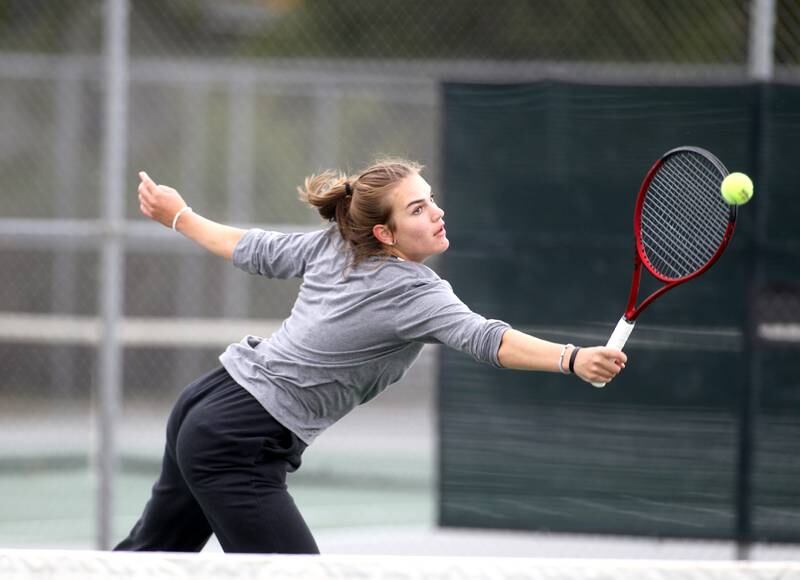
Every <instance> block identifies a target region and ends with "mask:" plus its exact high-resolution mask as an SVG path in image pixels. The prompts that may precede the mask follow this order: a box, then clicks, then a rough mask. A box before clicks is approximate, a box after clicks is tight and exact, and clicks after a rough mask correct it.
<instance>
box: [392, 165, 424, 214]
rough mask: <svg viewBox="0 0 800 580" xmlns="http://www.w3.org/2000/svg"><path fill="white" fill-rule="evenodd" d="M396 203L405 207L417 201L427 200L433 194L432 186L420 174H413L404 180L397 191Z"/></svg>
mask: <svg viewBox="0 0 800 580" xmlns="http://www.w3.org/2000/svg"><path fill="white" fill-rule="evenodd" d="M394 193H395V195H394V203H395V205H397V206H400V207H405V206H406V205H407V204H409V203H411V202H412V201H414V200H417V199H426V198H427V197H428V196H429V195H430V193H431V186H430V185H429V184H428V182H427V181H425V178H423V177H422V176H421V175H420V174H419V173H412V174H411V175H409V176H408V177H406V178H405V179H403V180H402V181H401V182H400V183H399V184H398V185H397V188H396V189H395V192H394Z"/></svg>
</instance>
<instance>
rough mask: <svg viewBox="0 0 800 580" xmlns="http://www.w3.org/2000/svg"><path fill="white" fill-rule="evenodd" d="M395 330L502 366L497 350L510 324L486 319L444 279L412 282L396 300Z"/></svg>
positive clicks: (407, 338) (405, 337)
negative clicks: (410, 286)
mask: <svg viewBox="0 0 800 580" xmlns="http://www.w3.org/2000/svg"><path fill="white" fill-rule="evenodd" d="M395 322H396V329H397V334H398V336H399V337H400V338H401V339H402V340H406V341H412V342H438V343H441V344H444V345H447V346H449V347H451V348H454V349H456V350H459V351H461V352H463V353H465V354H468V355H470V356H471V357H473V358H474V359H475V360H478V361H481V362H485V363H488V364H491V365H493V366H495V367H498V368H501V366H502V365H501V364H500V361H499V360H498V359H497V351H498V350H499V349H500V342H501V340H502V338H503V334H504V333H505V331H506V330H508V329H509V328H510V326H509V325H508V324H507V323H505V322H503V321H500V320H493V319H487V318H484V317H483V316H481V315H480V314H476V313H475V312H473V311H472V310H470V309H469V307H468V306H467V305H466V304H464V303H463V302H462V301H461V300H460V299H459V298H458V296H456V295H455V293H454V292H453V289H452V288H451V287H450V284H448V283H447V282H446V281H444V280H441V279H438V280H435V281H426V282H422V283H419V284H417V285H415V286H414V287H413V288H412V289H411V290H409V291H407V292H406V293H404V295H403V296H402V298H401V299H400V300H399V301H398V303H397V310H396V314H395Z"/></svg>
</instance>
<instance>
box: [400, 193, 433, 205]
mask: <svg viewBox="0 0 800 580" xmlns="http://www.w3.org/2000/svg"><path fill="white" fill-rule="evenodd" d="M432 193H433V191H429V192H428V197H424V198H422V199H415V200H414V201H410V202H408V203H407V204H406V209H408V208H410V207H411V206H412V205H414V204H415V203H425V202H426V201H428V198H429V197H430V195H431V194H432Z"/></svg>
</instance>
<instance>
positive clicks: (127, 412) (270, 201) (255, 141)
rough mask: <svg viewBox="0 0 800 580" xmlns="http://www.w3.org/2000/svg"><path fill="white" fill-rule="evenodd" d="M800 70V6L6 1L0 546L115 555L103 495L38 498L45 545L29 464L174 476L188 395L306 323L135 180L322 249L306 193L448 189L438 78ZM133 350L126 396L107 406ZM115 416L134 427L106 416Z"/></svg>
mask: <svg viewBox="0 0 800 580" xmlns="http://www.w3.org/2000/svg"><path fill="white" fill-rule="evenodd" d="M114 9H116V14H117V16H118V19H117V20H116V21H114V20H113V18H111V17H109V14H110V12H109V11H112V12H113V10H114ZM114 22H116V25H117V26H118V28H115V27H114V26H115V25H114ZM113 34H116V35H117V36H119V35H122V36H123V38H122V42H121V43H118V44H117V45H114V44H113V40H114V38H113V37H111V36H110V35H113ZM114 46H116V47H117V49H119V48H120V47H123V48H124V52H123V53H122V54H118V55H117V60H116V61H113V60H111V59H110V56H109V51H110V50H112V51H113V49H114ZM759 55H760V58H761V60H760V61H759V60H758V59H757V58H756V57H757V56H759ZM764 58H765V59H766V62H767V65H766V68H764V66H763V65H756V64H754V63H755V62H757V61H758V62H762V63H763V62H764ZM798 64H800V7H799V6H798V4H797V2H796V1H795V0H777V1H775V2H771V1H763V0H754V1H752V2H751V1H749V0H729V1H726V2H696V1H694V0H675V1H672V2H669V3H664V2H661V1H660V0H602V1H597V0H568V1H559V0H542V1H532V0H531V1H526V0H497V1H494V2H491V3H486V2H478V1H473V0H469V1H464V0H440V1H435V2H430V1H428V0H393V1H390V2H373V1H371V0H339V1H332V0H230V1H227V2H215V1H213V0H169V1H161V2H155V1H150V0H134V1H130V2H124V1H122V0H109V1H107V2H104V1H103V0H68V1H64V2H49V1H47V0H36V1H32V0H5V1H3V2H0V128H1V130H0V174H1V175H2V180H3V188H2V189H3V193H2V194H0V267H2V271H3V272H6V273H7V275H6V276H5V278H4V280H3V282H2V283H0V361H2V368H3V369H4V371H5V372H4V373H3V379H2V380H0V400H2V411H0V412H1V413H2V422H0V423H1V424H2V427H0V428H1V429H2V430H3V437H2V444H0V445H2V449H0V454H1V455H2V457H0V480H2V481H3V482H8V483H3V484H2V485H3V486H8V490H9V491H6V492H5V493H4V494H3V497H2V498H0V502H2V503H3V505H4V506H6V509H4V510H2V511H4V513H6V514H7V516H5V517H6V519H5V520H3V521H0V537H3V538H4V539H5V538H6V537H9V538H10V537H11V536H12V535H13V536H14V538H15V539H14V541H15V542H19V541H20V540H19V538H20V537H22V543H30V544H42V543H47V542H61V543H67V544H72V545H86V544H92V543H94V541H93V540H92V538H93V537H94V536H95V535H98V537H99V539H98V540H97V541H98V542H99V543H100V544H101V545H108V543H109V541H110V537H109V533H108V529H105V531H102V528H103V526H102V525H100V526H99V528H101V531H100V532H99V533H98V532H96V529H97V526H95V524H94V523H93V520H94V518H95V515H96V516H97V517H98V518H99V520H100V521H105V522H106V524H104V525H106V526H108V525H110V524H109V523H108V521H109V519H110V516H111V513H110V512H108V509H109V508H108V506H107V505H105V504H103V503H102V502H100V504H98V506H99V507H93V506H94V504H93V500H92V499H91V497H92V496H93V491H92V489H93V488H92V485H94V484H92V483H91V482H90V481H88V480H84V479H82V478H80V477H78V476H75V481H74V482H72V483H69V485H59V486H57V487H56V488H51V487H47V485H46V484H41V485H42V488H41V489H40V490H39V491H40V492H42V493H46V494H47V495H49V499H50V500H53V501H55V502H56V505H58V506H59V507H58V508H57V509H59V510H61V511H59V512H58V513H57V514H56V515H55V516H54V519H53V521H52V522H49V523H48V521H49V520H48V519H47V518H46V517H41V518H38V519H37V517H36V516H34V517H31V516H29V515H28V514H29V510H31V509H32V506H31V505H26V504H25V502H24V501H19V500H18V499H17V498H18V497H19V496H18V495H16V493H17V492H15V491H14V490H15V489H17V487H13V486H21V487H23V488H24V487H26V486H25V473H26V472H21V471H20V469H21V467H20V466H23V465H24V466H27V467H26V469H29V468H30V469H32V468H33V467H41V466H45V465H46V466H48V467H50V466H53V465H58V466H62V467H69V466H78V467H81V468H83V467H85V465H86V464H87V463H89V464H92V465H93V464H95V463H96V461H95V458H96V457H99V455H97V454H96V453H95V452H96V451H97V449H101V450H105V451H106V452H111V453H113V454H116V450H115V448H114V447H113V445H112V447H111V448H110V449H109V448H106V447H104V445H106V442H105V441H104V439H105V437H106V436H107V435H108V434H109V431H108V430H109V429H111V430H115V431H118V432H119V433H121V438H120V442H119V451H120V452H121V456H122V458H123V460H124V461H123V466H125V465H127V466H129V467H130V466H131V465H134V464H136V461H135V460H136V459H138V458H151V457H157V454H158V445H160V438H161V431H162V426H161V424H162V422H163V415H164V413H166V408H167V406H168V401H169V400H170V399H172V398H174V396H175V394H176V392H177V390H178V389H180V388H181V386H182V385H183V384H185V383H186V382H188V381H189V380H191V379H192V378H193V377H194V376H196V375H197V374H198V373H199V372H201V371H202V370H206V369H207V368H209V367H210V366H211V365H213V364H215V360H216V356H217V354H218V353H219V352H220V350H221V348H224V346H225V345H226V344H227V343H228V342H231V341H234V340H238V339H239V338H241V336H242V335H243V334H245V333H247V332H250V333H255V334H264V335H268V334H269V332H270V329H271V328H274V325H275V324H277V323H278V322H279V321H280V320H281V318H282V317H284V316H286V315H287V314H288V312H289V309H290V307H291V303H292V299H293V296H294V293H295V291H296V288H297V284H296V282H271V281H265V280H255V279H250V278H248V277H246V276H243V275H241V274H239V273H236V272H234V271H233V270H232V269H231V268H230V267H229V266H227V265H225V264H221V263H219V261H217V260H215V259H213V258H210V257H207V256H205V255H202V254H201V253H200V252H199V251H197V250H196V249H194V248H193V247H191V246H190V244H189V243H188V242H185V241H182V240H179V239H175V238H174V237H173V236H172V235H170V234H171V232H168V231H167V230H164V229H159V228H158V227H157V226H155V225H154V224H150V223H145V221H143V220H140V219H139V216H138V205H137V200H136V196H135V187H136V178H135V175H136V171H137V170H138V169H146V170H147V171H148V173H150V175H152V176H154V177H155V178H156V179H157V180H158V181H160V182H164V183H169V184H171V185H174V186H175V187H177V188H178V189H179V190H181V191H182V192H183V193H184V195H185V197H187V199H188V200H189V201H190V203H191V205H192V206H193V207H194V209H195V210H196V211H198V212H199V213H202V214H204V215H207V216H209V217H210V218H212V219H216V220H219V221H225V222H231V223H237V224H242V225H248V224H259V225H262V226H269V227H275V228H278V229H285V230H289V229H297V228H310V227H316V225H317V224H318V220H317V218H316V216H315V214H314V213H313V212H312V211H311V210H309V209H307V208H304V207H303V206H302V205H301V204H300V203H299V202H298V201H297V200H296V195H295V193H294V192H295V187H296V186H297V185H298V184H300V183H301V181H302V178H303V177H304V176H305V175H306V174H308V173H310V172H313V171H316V170H319V169H322V168H326V167H339V168H343V169H352V170H354V169H357V168H358V167H360V166H362V165H364V164H365V163H367V162H368V161H370V160H371V159H373V158H374V157H376V156H378V155H381V154H391V155H401V156H406V157H411V158H414V159H417V160H420V161H421V162H423V163H424V164H426V166H427V169H426V176H427V177H428V178H429V179H430V180H431V181H432V182H433V183H434V185H435V186H437V185H438V184H439V172H438V162H439V159H438V156H439V154H440V151H439V135H440V130H441V124H442V120H441V118H440V110H439V82H440V81H442V80H460V81H476V82H481V81H490V82H515V81H520V80H534V79H543V78H545V79H546V78H566V79H574V80H581V81H584V80H591V81H592V82H598V83H603V82H610V83H618V82H629V83H635V84H638V83H704V82H711V83H720V82H722V83H728V82H733V81H746V80H748V79H750V78H763V77H764V72H763V71H765V70H766V71H767V72H768V74H772V71H774V78H777V79H780V80H785V81H790V82H794V81H796V80H797V79H799V78H800V69H798V68H797V66H798ZM758 66H761V68H757V67H758ZM114 75H118V76H117V77H116V79H117V80H116V81H113V82H112V81H111V80H109V79H111V78H112V77H113V76H114ZM119 75H121V76H119ZM114 82H117V83H118V84H117V85H115V84H114ZM115 86H116V87H117V89H119V90H118V91H117V92H116V93H115V92H114V91H115V89H114V87H115ZM115 94H116V98H117V99H118V100H117V101H115V100H114V98H115V96H114V95H115ZM114 119H116V122H117V123H118V124H117V125H116V130H114V127H113V126H112V127H110V124H112V125H113V123H112V120H114ZM109 148H113V149H114V150H115V151H116V156H117V157H118V159H117V162H116V164H115V161H114V159H113V157H114V154H113V153H112V154H110V153H109ZM120 165H121V166H120ZM110 184H111V186H110ZM114 184H116V186H114ZM115 187H122V188H123V189H124V196H123V197H120V198H119V199H116V197H115V196H117V195H118V192H115V190H114V188H115ZM448 193H449V192H444V194H443V196H442V197H443V198H444V201H445V203H446V201H447V195H448ZM450 194H451V195H453V194H452V193H450ZM115 204H118V205H120V206H121V207H120V208H117V209H114V208H115ZM109 248H111V249H112V250H111V251H110V250H109ZM114 248H116V250H117V253H116V254H115V253H114V251H113V249H114ZM103 256H106V259H105V260H104V258H103ZM114 256H116V257H117V260H116V266H115V265H114V263H113V262H114V261H113V260H110V258H114ZM115 268H118V270H116V269H115ZM115 349H116V350H115ZM115 352H116V353H117V355H118V356H119V357H120V358H119V361H118V364H117V366H116V368H117V370H116V372H117V373H119V380H118V382H119V389H118V390H120V391H121V398H119V397H120V395H118V394H114V393H115V390H114V389H112V391H111V393H110V394H109V392H107V391H105V390H104V389H106V388H107V385H106V384H105V383H107V382H109V380H108V376H109V375H108V373H111V376H112V377H113V373H114V371H113V369H112V370H109V368H110V367H109V364H111V365H112V367H113V366H114V361H115V360H116V359H115V358H114V357H115V354H114V353H115ZM103 369H105V370H103ZM432 377H433V373H432V372H427V373H425V374H424V376H422V375H420V376H417V377H415V378H414V380H415V381H418V382H420V383H423V384H425V385H427V386H428V387H429V388H430V386H431V383H432V382H433V378H432ZM114 380H116V379H111V382H113V381H114ZM412 391H413V389H412ZM413 392H416V391H413ZM115 397H117V398H115ZM426 400H427V399H426ZM117 406H120V407H121V409H122V412H121V414H120V415H119V422H118V423H116V424H112V423H109V422H108V421H110V420H111V419H109V418H108V416H107V414H106V415H98V414H97V413H96V410H97V409H100V408H104V409H106V411H108V412H110V413H111V418H112V419H113V418H114V417H116V416H117V415H115V414H114V413H116V410H115V409H116V407H117ZM153 409H156V410H155V411H154V410H153ZM104 416H105V417H106V418H105V419H103V418H102V417H104ZM424 416H427V415H424ZM97 422H99V423H100V424H101V425H105V427H104V429H100V430H98V428H97V426H96V425H95V423H97ZM427 458H428V456H425V460H426V461H427ZM417 459H418V458H417ZM413 460H415V459H414V457H412V459H411V461H413ZM98 461H99V460H98ZM126 461H127V463H126ZM145 463H146V462H145ZM99 464H103V461H99ZM148 465H150V464H148ZM426 465H427V464H426ZM31 466H33V467H31ZM148 469H149V467H148ZM412 471H413V470H412ZM423 471H424V469H423ZM101 473H104V474H105V475H102V477H101V479H105V478H108V477H109V475H108V472H107V471H104V472H101ZM147 473H148V476H149V475H150V472H149V471H148V472H147ZM66 477H67V480H68V481H69V477H72V476H66ZM37 481H38V480H37ZM14 482H16V483H14ZM101 483H102V485H101V486H100V488H101V489H106V487H105V485H106V484H105V483H103V482H101ZM37 485H38V484H37ZM123 485H124V484H123ZM33 487H35V486H33ZM117 489H118V487H117ZM45 490H46V491H45ZM76 490H77V491H76ZM76 494H77V497H80V498H81V499H80V500H78V501H72V500H71V499H70V498H74V497H76ZM119 501H122V502H123V503H124V501H123V500H118V502H119ZM48 506H50V504H48ZM64 506H68V509H65V508H64ZM139 507H140V506H139V505H138V504H136V506H135V507H134V508H131V510H134V509H138V508H139ZM46 509H47V510H51V509H53V508H52V507H47V508H46ZM98 509H99V510H100V513H99V514H95V513H94V512H95V511H96V510H98ZM125 509H126V508H123V507H120V506H117V508H116V510H117V511H116V514H117V518H118V521H117V522H116V524H115V525H116V529H115V530H114V533H116V534H117V535H118V534H119V533H120V532H121V531H123V529H124V527H125V526H127V525H129V523H130V521H129V520H128V519H126V518H127V517H128V516H129V515H130V513H129V512H125V513H124V514H122V515H120V512H124V511H125ZM33 511H34V512H35V511H36V510H33ZM105 512H108V513H105ZM59 514H61V515H59ZM76 529H79V530H81V531H80V532H79V533H78V535H77V536H70V534H73V533H75V532H74V530H76ZM20 530H24V533H23V534H22V535H21V536H20V535H19V534H20ZM93 530H95V531H93ZM6 531H8V533H6Z"/></svg>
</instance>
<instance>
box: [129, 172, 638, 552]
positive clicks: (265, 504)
mask: <svg viewBox="0 0 800 580" xmlns="http://www.w3.org/2000/svg"><path fill="white" fill-rule="evenodd" d="M420 170H421V166H419V165H418V164H416V163H413V162H409V161H405V160H383V161H379V162H376V163H375V164H373V165H372V166H370V167H368V168H366V169H364V170H363V171H361V172H360V173H357V174H355V175H350V176H347V175H343V174H340V173H336V172H330V171H329V172H325V173H322V174H320V175H316V176H311V177H309V178H307V179H306V180H305V185H304V187H303V188H300V194H301V198H302V199H303V200H304V201H306V202H307V203H309V204H310V205H311V206H313V207H315V208H316V209H317V210H318V211H319V213H320V215H321V216H322V217H323V218H324V219H326V220H328V221H329V222H332V223H331V225H329V226H328V227H327V228H325V229H320V230H319V231H314V232H311V233H294V234H284V233H276V232H270V231H263V230H260V229H251V230H242V229H237V228H234V227H229V226H226V225H222V224H219V223H215V222H213V221H211V220H208V219H206V218H204V217H202V216H201V215H199V214H197V213H195V212H193V211H192V210H191V208H189V207H188V205H187V204H186V202H185V201H184V199H183V197H181V195H180V194H179V193H178V192H177V191H176V190H174V189H173V188H171V187H167V186H164V185H157V184H156V183H154V182H153V180H152V179H150V177H148V176H147V174H145V173H141V174H140V179H141V183H140V185H139V189H138V192H139V202H140V208H141V211H142V213H143V214H144V215H146V216H147V217H149V218H151V219H153V220H155V221H157V222H159V223H161V224H163V225H165V226H167V227H171V228H173V229H174V230H176V231H178V232H180V233H182V234H183V235H185V236H186V237H188V238H189V239H191V240H193V241H194V242H196V243H197V244H199V245H200V246H202V247H203V248H206V249H207V250H209V251H211V252H213V253H214V254H217V255H219V256H222V257H224V258H226V259H229V260H232V261H233V264H234V265H235V266H236V267H238V268H240V269H242V270H244V271H246V272H249V273H251V274H258V275H261V276H267V277H270V278H290V277H298V278H303V283H302V285H301V286H300V290H299V294H298V296H297V300H296V302H295V304H294V307H293V309H292V312H291V315H290V316H289V318H287V319H286V320H285V321H284V323H283V325H282V326H281V328H280V329H279V330H278V331H277V332H276V333H275V334H273V335H272V336H271V337H270V338H267V339H265V338H260V337H256V336H247V337H245V338H244V339H243V340H242V341H241V342H240V343H237V344H232V345H230V346H229V347H228V348H227V350H225V352H224V353H222V355H221V356H220V362H221V366H219V367H218V368H216V369H215V370H213V371H211V372H209V373H208V374H206V375H205V376H202V377H200V378H199V379H197V380H196V381H195V382H193V383H192V384H190V385H189V386H188V387H186V389H185V390H184V391H183V393H182V394H181V395H180V397H179V398H178V400H177V402H176V404H175V406H174V408H173V410H172V412H171V414H170V417H169V420H168V423H167V443H166V449H165V452H164V458H163V465H162V470H161V474H160V475H159V478H158V480H157V481H156V483H155V485H154V486H153V490H152V495H151V497H150V500H149V501H148V503H147V505H146V506H145V508H144V513H143V514H142V516H141V518H140V519H139V521H138V522H137V523H136V524H135V526H134V527H133V529H132V531H131V532H130V534H129V536H128V537H127V538H126V539H125V540H123V541H122V542H121V543H120V544H119V545H118V546H117V548H116V549H118V550H159V551H199V550H201V549H202V548H203V546H204V545H205V544H206V542H207V540H208V539H209V537H210V535H211V534H212V533H214V534H216V536H217V538H218V540H219V542H220V545H221V546H222V548H223V549H224V550H225V551H226V552H267V553H287V554H288V553H318V549H317V545H316V543H315V541H314V538H313V537H312V535H311V533H310V531H309V529H308V526H307V525H306V523H305V521H304V520H303V518H302V516H301V515H300V513H299V511H298V510H297V508H296V506H295V504H294V502H293V500H292V498H291V496H290V495H289V493H288V491H287V489H286V473H287V472H290V471H294V470H296V469H297V468H298V467H299V466H300V461H301V455H302V453H303V451H304V450H305V448H306V447H307V446H308V445H310V444H311V443H313V441H314V439H315V438H316V437H317V436H319V435H320V433H322V432H323V431H324V430H325V429H326V428H327V427H329V426H330V425H332V424H333V423H334V422H336V421H337V420H338V419H340V418H342V417H343V416H344V415H345V414H346V413H348V412H349V411H350V410H352V409H353V408H354V407H356V406H357V405H360V404H362V403H365V402H367V401H369V400H370V399H372V398H373V397H375V396H377V395H378V394H379V393H381V392H382V391H383V390H384V389H385V388H386V387H388V386H389V385H390V384H392V383H394V382H396V381H398V380H399V379H400V378H401V377H402V376H403V374H404V373H405V372H406V371H407V370H408V368H409V367H410V366H411V364H412V363H413V362H414V360H415V359H416V358H417V356H418V355H419V353H420V350H421V349H422V346H423V343H441V344H445V345H447V346H450V347H452V348H455V349H458V350H460V351H462V352H464V353H467V354H468V355H470V356H472V357H474V358H475V359H477V360H478V361H481V362H484V363H487V364H490V365H494V366H496V367H505V368H513V369H523V370H537V371H551V372H563V373H565V374H568V373H570V372H573V373H574V374H576V375H577V376H578V377H580V378H581V379H583V380H584V381H587V382H591V381H595V382H608V381H610V380H611V379H613V378H614V377H615V376H616V375H617V374H618V373H619V372H620V370H621V369H622V368H623V367H624V366H625V361H626V356H625V354H623V353H622V352H621V351H619V350H615V349H609V348H606V347H591V348H583V349H579V348H577V347H573V346H572V345H562V344H556V343H553V342H548V341H545V340H541V339H538V338H534V337H532V336H529V335H527V334H524V333H522V332H518V331H516V330H513V329H512V328H510V327H509V325H508V324H506V323H504V322H501V321H499V320H487V319H486V318H484V317H482V316H480V315H479V314H476V313H474V312H472V311H471V310H470V309H469V308H468V307H467V306H466V305H464V303H463V302H461V301H460V300H459V299H458V297H457V296H456V295H455V294H454V293H453V290H452V288H451V287H450V285H449V284H448V283H447V282H446V281H444V280H442V279H441V278H440V277H439V276H438V275H436V273H434V272H433V270H431V269H430V268H428V267H427V266H425V265H424V264H423V262H424V261H425V260H426V259H427V258H430V257H431V256H435V255H437V254H441V253H442V252H444V251H445V250H447V248H448V246H449V241H448V239H447V232H446V230H445V227H444V226H445V223H444V220H443V217H444V211H443V210H442V209H441V208H440V207H439V206H438V205H437V204H436V202H435V201H434V197H433V194H432V193H431V187H430V185H428V183H427V182H426V181H425V179H424V178H423V177H422V176H421V175H420Z"/></svg>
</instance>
